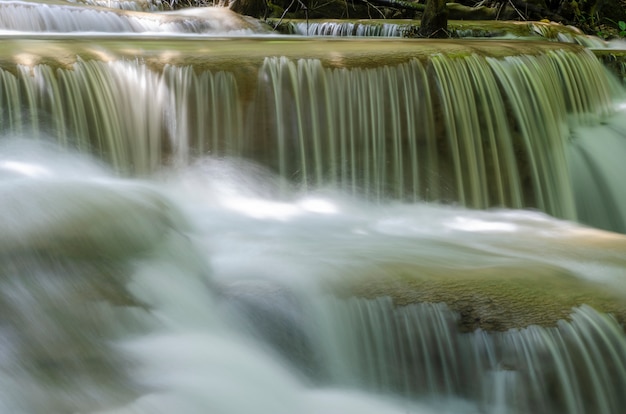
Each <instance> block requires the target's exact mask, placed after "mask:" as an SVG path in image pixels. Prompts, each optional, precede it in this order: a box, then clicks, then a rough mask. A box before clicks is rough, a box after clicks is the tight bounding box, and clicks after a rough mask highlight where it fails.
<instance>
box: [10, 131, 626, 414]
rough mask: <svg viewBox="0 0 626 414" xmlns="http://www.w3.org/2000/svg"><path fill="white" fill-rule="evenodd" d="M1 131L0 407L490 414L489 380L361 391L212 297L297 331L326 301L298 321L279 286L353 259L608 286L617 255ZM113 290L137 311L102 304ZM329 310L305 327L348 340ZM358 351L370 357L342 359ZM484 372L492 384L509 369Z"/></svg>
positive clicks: (261, 179) (296, 288) (539, 222)
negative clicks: (90, 153)
mask: <svg viewBox="0 0 626 414" xmlns="http://www.w3.org/2000/svg"><path fill="white" fill-rule="evenodd" d="M4 142H5V144H4V145H3V147H2V151H1V154H2V155H1V156H0V177H1V178H0V208H1V209H2V211H3V215H2V217H1V221H0V228H1V229H2V232H1V234H2V236H1V237H0V240H1V243H0V245H1V246H2V252H3V254H4V259H3V263H4V265H3V267H2V269H1V270H2V278H1V280H2V295H1V296H0V304H2V307H3V309H4V311H3V315H2V318H0V327H1V328H2V332H3V336H2V349H3V350H4V351H3V358H2V359H1V360H0V384H2V387H0V390H1V391H0V397H1V398H0V401H2V403H1V404H0V412H1V413H2V414H9V413H10V414H15V413H24V414H44V413H45V414H56V413H65V412H80V413H111V414H112V413H117V414H127V413H146V414H148V413H150V414H153V413H168V414H169V413H172V414H173V413H185V414H193V413H207V412H210V413H216V414H221V413H224V414H244V413H250V412H259V413H285V414H289V413H294V412H298V413H305V414H309V413H310V414H313V413H316V414H317V413H319V414H326V413H337V414H341V413H346V412H348V413H353V412H358V413H364V414H369V413H371V414H391V413H398V414H401V413H406V412H411V413H417V414H426V413H473V412H476V413H479V412H485V411H484V409H487V408H485V407H491V408H490V409H489V410H490V411H488V412H489V413H500V412H507V409H506V408H503V407H506V404H507V403H508V402H510V401H511V400H510V395H509V394H510V393H509V394H506V392H505V391H506V390H503V391H497V389H494V392H496V393H498V392H499V393H505V394H504V395H509V397H507V398H508V399H505V400H502V398H504V397H502V396H500V397H498V394H488V395H486V396H485V397H484V398H485V399H484V400H482V399H480V398H479V399H474V400H471V399H470V400H466V399H463V398H461V397H455V394H454V393H450V392H449V393H446V395H445V396H441V397H438V396H437V394H436V393H435V394H432V395H430V394H429V393H426V394H427V395H426V396H425V397H420V398H416V399H408V400H407V399H399V398H398V397H392V396H391V395H390V394H386V393H378V392H374V393H372V392H371V391H365V390H367V389H368V388H367V387H366V388H363V387H364V386H363V385H359V381H358V378H359V376H358V375H356V374H355V372H353V371H352V369H355V368H354V367H353V368H350V366H349V365H348V368H347V369H348V370H347V371H345V370H343V371H342V373H340V374H338V376H336V375H332V376H331V380H330V382H329V381H321V382H320V381H315V382H312V378H310V377H306V376H304V377H303V376H302V374H301V371H300V370H299V368H302V367H299V366H297V365H292V364H288V363H287V362H286V360H284V359H282V358H279V357H278V354H277V352H278V351H279V349H277V348H273V347H269V346H268V345H267V342H266V341H261V340H260V339H255V338H256V336H254V335H251V334H250V333H249V328H246V326H248V325H247V323H245V321H244V320H241V319H240V317H238V316H237V313H233V312H234V311H233V308H232V304H233V303H234V304H235V305H236V304H237V301H235V302H232V299H229V298H240V300H241V298H244V299H245V298H246V297H247V298H251V297H252V298H257V300H261V303H263V302H262V301H263V300H264V299H263V298H266V299H265V300H270V301H271V303H273V304H274V305H272V306H277V307H278V308H277V309H278V311H277V312H278V313H277V314H276V315H278V316H281V315H282V316H287V317H288V318H294V321H295V324H296V326H297V324H298V323H301V325H299V326H301V327H302V329H307V330H309V329H310V331H309V332H310V333H313V332H314V329H313V328H314V326H315V325H316V324H319V323H322V321H323V320H324V319H323V318H322V315H323V314H324V313H328V311H329V310H330V309H331V308H328V307H324V308H325V309H326V311H324V312H322V313H320V314H319V316H316V315H317V313H313V314H306V319H307V320H310V321H313V322H314V324H313V325H308V324H306V323H303V321H300V322H298V318H299V315H300V316H302V314H299V313H298V311H297V309H298V308H297V307H296V308H293V307H290V305H288V302H289V301H287V302H284V300H285V298H286V297H287V298H288V297H289V295H294V296H293V297H294V298H295V300H296V301H297V303H299V304H300V305H302V306H304V307H305V308H306V307H307V306H308V305H306V303H311V304H312V305H311V306H313V303H315V302H317V301H319V300H326V299H324V298H325V297H326V295H325V294H323V291H325V290H326V289H327V287H328V286H332V284H333V281H336V280H337V279H343V278H345V277H356V278H357V280H358V278H359V276H358V274H359V272H360V271H362V270H363V269H368V268H372V267H373V266H379V265H381V263H382V262H385V261H389V260H393V261H397V262H400V263H419V264H420V265H423V266H429V267H432V268H455V267H466V266H469V267H470V268H473V267H483V266H491V265H503V264H506V263H508V264H520V263H521V262H523V263H524V266H526V265H530V264H531V263H549V264H552V265H554V266H561V267H562V268H567V269H569V270H571V271H572V272H573V273H574V274H576V275H577V276H579V277H592V278H593V279H595V280H602V282H603V283H608V284H611V285H612V286H613V288H614V289H616V290H619V291H621V292H626V289H625V286H624V282H623V280H621V276H623V269H624V263H623V258H622V257H620V256H619V254H617V255H616V256H614V257H611V256H610V255H609V254H608V253H607V254H605V257H604V260H603V261H602V262H596V263H595V264H594V263H593V262H589V260H588V259H589V256H593V255H594V254H595V253H594V252H591V253H585V251H586V250H585V249H587V246H581V247H580V248H579V247H576V245H575V244H574V245H572V246H570V251H568V252H567V254H564V255H561V256H559V254H558V252H559V251H560V248H559V247H558V245H559V244H560V243H562V242H563V241H567V240H568V239H570V237H572V236H576V235H577V234H586V235H587V237H591V238H594V237H597V238H603V237H615V236H611V235H610V234H605V233H601V232H597V231H593V230H590V229H584V228H581V227H578V226H577V225H574V224H572V223H567V222H562V221H557V220H554V219H551V218H549V217H547V216H545V215H543V214H540V213H533V212H527V211H526V212H525V211H492V212H489V211H470V210H465V209H460V208H454V207H441V206H434V205H428V204H419V203H418V204H413V205H403V204H387V205H372V204H369V203H366V202H362V201H359V200H356V199H347V198H345V197H342V196H339V195H336V194H335V195H333V194H319V195H318V196H314V195H310V194H309V195H306V196H302V197H301V196H299V195H298V194H291V195H290V196H288V197H287V198H285V199H282V200H280V199H277V198H276V197H275V196H274V194H275V192H276V191H277V189H278V187H279V186H280V184H279V183H278V182H277V180H278V179H277V178H274V177H273V176H272V175H271V174H269V173H268V172H265V171H264V170H262V169H261V168H260V167H256V166H254V165H245V164H242V163H241V162H237V161H223V160H222V161H218V160H214V159H205V160H204V161H203V162H201V163H199V164H198V165H196V166H193V167H190V168H189V169H185V170H181V171H169V172H162V173H161V174H159V175H158V176H155V177H153V178H152V179H150V180H148V181H136V180H128V179H127V180H121V179H117V178H115V177H114V176H113V175H112V174H111V173H109V172H107V170H106V169H105V168H103V167H102V166H101V165H98V163H97V162H95V161H93V160H89V159H86V158H84V156H80V155H75V154H71V153H69V152H67V151H66V150H59V149H56V148H54V147H50V146H47V145H42V143H36V144H33V143H32V142H29V141H28V140H12V139H7V138H4ZM555 245H556V246H557V247H556V248H552V247H551V246H555ZM521 246H523V248H522V249H521V251H518V250H520V249H519V247H521ZM548 251H550V252H551V253H550V254H547V255H546V252H548ZM572 253H573V254H572ZM7 254H8V255H9V256H7ZM577 256H578V259H577V258H576V257H577ZM611 263H614V266H615V267H613V266H612V265H611ZM107 269H109V270H107ZM111 269H112V271H111ZM98 275H99V276H98ZM100 277H107V278H108V279H107V281H106V282H105V285H107V286H108V285H109V284H112V285H113V286H118V288H112V289H113V293H112V296H105V299H104V300H103V299H102V298H101V299H97V298H98V292H97V284H98V278H100ZM329 284H330V285H329ZM94 286H96V287H94ZM119 286H127V289H128V291H129V295H130V297H131V298H132V299H131V300H130V303H134V302H135V301H139V302H141V303H143V304H144V307H141V306H140V307H136V306H132V305H130V304H127V305H122V306H120V305H119V304H116V300H115V299H116V298H117V299H119V296H120V295H122V293H121V292H122V291H123V290H124V289H123V288H121V287H119ZM94 289H95V291H94ZM94 292H95V293H94ZM276 292H279V294H278V296H275V294H276ZM280 292H283V293H280ZM284 292H291V293H289V295H288V296H284ZM92 295H95V296H93V297H94V298H95V299H90V298H91V297H92ZM273 295H274V296H273ZM272 297H274V298H275V299H272ZM112 298H113V299H112ZM122 302H123V301H122ZM240 303H243V304H244V305H245V304H246V303H247V302H246V301H245V300H244V301H243V302H240ZM252 303H254V302H252ZM281 303H282V305H281ZM283 305H285V306H286V307H284V308H281V307H282V306H283ZM145 306H147V308H146V307H145ZM264 306H265V308H266V307H267V303H266V305H263V306H261V308H260V309H261V310H263V309H264ZM253 309H254V308H253ZM311 309H313V308H311ZM340 309H343V308H340ZM334 312H338V313H333V312H331V313H329V314H328V315H329V317H330V319H328V322H325V323H329V322H330V323H331V324H330V325H329V328H328V329H331V330H333V329H339V332H335V334H334V335H330V336H325V335H324V334H321V335H322V336H317V337H316V339H315V341H314V342H319V344H320V346H321V348H320V349H322V350H323V349H325V348H326V347H327V346H329V345H330V344H332V343H333V341H334V340H342V339H341V338H342V336H343V335H346V336H345V337H346V338H348V337H349V336H348V335H349V331H350V329H351V328H350V326H352V325H351V324H348V325H341V320H342V319H341V317H343V316H347V314H346V311H345V310H344V311H339V310H336V311H334ZM261 315H263V313H261ZM269 315H270V316H271V315H272V314H271V313H270V314H269ZM342 315H343V316H342ZM373 315H376V313H374V314H373ZM381 315H385V313H382V314H381ZM338 317H339V319H337V318H338ZM317 318H322V319H317ZM262 320H263V321H265V322H268V321H270V320H269V319H262ZM316 320H317V322H315V321H316ZM333 320H336V321H338V322H333ZM372 321H374V320H372ZM270 322H271V321H270ZM335 323H339V325H336V327H334V326H335ZM367 323H370V322H367ZM371 323H375V322H371ZM383 326H384V325H383ZM287 328H289V325H287ZM346 329H347V330H346ZM577 329H578V328H577ZM341 331H343V333H340V332H341ZM11 332H14V333H15V334H11ZM268 332H269V334H270V335H272V331H268ZM275 333H276V334H277V335H280V334H281V333H282V332H275ZM327 334H328V332H327ZM94 335H95V336H94ZM617 335H621V337H622V338H623V333H619V334H617ZM333 338H334V339H333ZM374 338H376V336H375V337H374ZM379 338H381V339H383V338H384V336H382V337H379ZM512 338H515V337H512ZM439 340H441V341H446V339H445V335H444V336H442V337H441V338H440V339H439ZM448 340H450V341H452V342H449V343H448V345H446V346H456V345H454V344H455V342H454V341H453V339H452V338H448ZM516 340H518V341H526V340H525V339H523V338H520V339H516ZM621 340H622V341H623V339H621ZM443 343H444V344H445V342H443ZM55 344H56V345H55ZM59 346H60V347H61V348H59ZM63 347H69V351H68V352H69V353H68V354H67V355H66V356H64V357H63V355H64V354H66V352H61V351H60V349H63ZM315 349H317V348H315ZM345 351H346V350H344V351H342V352H345ZM318 352H322V351H319V349H318ZM347 352H348V354H346V355H349V354H350V353H351V351H350V348H348V349H347ZM322 355H328V356H327V357H325V358H330V359H329V360H328V359H326V360H325V363H323V364H322V368H323V367H326V368H323V370H327V369H329V368H331V367H338V366H339V365H342V364H344V365H345V364H346V362H347V359H346V356H342V355H343V354H342V353H339V354H337V353H336V352H335V353H333V352H331V351H324V352H323V353H322ZM333 355H334V356H333ZM373 355H374V354H372V356H373ZM124 361H126V362H124ZM357 361H358V359H357ZM379 362H381V363H382V361H379ZM363 363H365V364H366V365H362V364H363ZM368 363H371V364H376V360H375V359H372V360H368V362H361V363H360V364H361V365H359V363H358V362H357V365H356V367H357V368H358V367H360V368H358V369H367V364H368ZM337 364H339V365H337ZM372 366H375V365H372ZM453 368H454V369H455V370H458V369H461V368H460V367H453ZM332 370H333V369H331V371H332ZM384 372H385V371H384V368H383V373H384ZM450 372H451V373H454V372H455V371H450ZM385 375H392V376H393V374H390V373H387V374H385ZM450 375H451V374H450ZM477 375H483V374H481V372H480V371H477ZM484 375H486V378H487V380H488V379H489V378H492V380H494V379H493V378H499V376H502V375H512V374H505V373H501V374H498V373H497V372H494V373H493V374H487V373H485V374H484ZM55 378H56V379H55ZM332 378H335V379H332ZM342 378H343V380H342ZM346 378H347V380H346ZM454 378H456V379H458V375H454ZM507 378H508V377H507ZM383 379H384V378H383V377H381V379H380V380H381V381H382V380H383ZM354 380H357V383H356V384H355V383H354ZM495 381H496V382H497V384H501V386H503V387H508V385H507V384H508V383H509V381H514V380H513V379H510V380H501V379H495ZM120 384H122V385H121V386H120ZM120 388H121V389H120ZM128 393H130V396H128V395H127V394H128ZM490 402H492V403H493V404H495V405H493V406H491V403H490ZM485 404H486V405H485ZM481 407H482V408H481ZM494 407H495V408H494ZM498 407H500V408H498ZM522 412H523V411H522ZM548 412H549V411H548ZM604 412H606V413H610V412H611V411H604Z"/></svg>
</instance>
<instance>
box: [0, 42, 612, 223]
mask: <svg viewBox="0 0 626 414" xmlns="http://www.w3.org/2000/svg"><path fill="white" fill-rule="evenodd" d="M155 46H156V45H155ZM111 53H115V51H114V50H112V51H111ZM254 64H255V65H258V66H257V68H256V69H255V71H256V72H257V75H256V79H254V78H253V79H251V76H250V75H251V74H250V71H246V72H244V73H239V72H235V71H224V70H219V71H213V70H207V71H200V72H198V70H197V69H195V68H194V67H192V66H185V65H173V64H168V65H165V66H162V67H161V69H158V70H155V69H154V68H153V67H151V65H149V64H146V63H144V62H142V61H140V60H128V59H119V60H113V61H110V62H99V61H96V60H83V59H80V58H79V59H78V60H77V61H75V63H73V64H71V65H70V67H69V68H62V67H59V68H54V67H53V66H50V65H48V64H39V65H35V66H30V65H24V64H18V65H17V66H16V67H15V69H13V70H11V71H9V70H8V68H7V69H5V70H3V71H2V75H1V76H2V84H3V90H4V91H6V92H5V93H4V94H3V96H2V101H1V102H2V107H3V108H4V111H3V115H2V118H3V124H5V125H8V126H9V128H8V131H9V132H11V133H17V134H19V133H22V132H23V131H25V130H28V129H29V128H30V129H34V130H35V132H34V134H36V133H38V132H36V131H40V130H42V129H44V126H45V129H46V130H47V132H48V133H49V134H51V135H52V136H55V137H57V139H58V140H59V141H60V142H62V143H72V144H73V145H77V146H79V147H81V148H89V149H90V150H91V151H92V152H95V153H97V154H99V155H100V156H102V157H103V158H104V159H106V160H107V161H108V162H110V163H111V164H112V165H113V166H114V167H115V168H116V169H117V170H119V171H120V172H123V173H141V174H146V173H149V172H151V171H155V170H156V169H157V168H158V167H159V166H160V165H162V164H163V163H166V164H168V163H169V164H172V165H180V164H181V163H183V164H184V163H188V162H190V161H191V160H193V159H194V157H197V156H202V155H204V154H211V155H214V156H229V157H247V158H250V159H252V160H254V161H256V162H260V163H262V164H264V165H267V166H268V167H270V168H272V169H273V170H274V171H276V172H278V174H279V175H280V176H282V177H284V178H285V179H288V180H292V181H293V182H294V183H295V184H296V185H297V186H299V187H300V188H302V189H304V190H314V189H319V188H324V187H327V186H331V187H333V188H340V189H342V190H343V191H347V192H350V193H353V194H358V195H364V196H366V197H367V198H370V199H374V200H384V199H388V198H395V199H404V200H411V201H416V200H429V201H445V202H458V203H460V204H462V205H465V206H469V207H473V208H489V207H494V206H507V207H512V208H526V207H534V208H539V209H541V210H542V211H546V212H548V213H549V214H552V215H554V216H557V217H562V218H568V219H576V218H577V206H576V204H575V201H574V200H575V198H576V197H575V196H574V194H573V184H572V182H571V179H570V174H569V160H568V155H567V148H568V145H569V144H568V142H569V140H570V137H571V136H572V135H574V134H576V131H577V130H578V129H581V128H583V127H584V126H585V125H594V124H598V123H600V122H605V120H607V119H608V118H609V117H610V116H611V114H612V113H614V112H615V110H616V109H615V108H614V107H613V106H612V105H613V104H612V102H613V98H612V90H611V88H612V86H611V83H610V81H609V78H608V77H606V76H604V72H603V68H602V67H601V66H600V64H599V63H598V62H597V60H596V59H595V57H594V56H593V55H591V54H590V53H588V52H586V51H580V50H572V51H569V50H554V51H553V50H547V51H546V52H544V53H540V54H538V55H534V54H532V55H531V54H528V55H522V56H510V57H505V58H495V57H482V56H480V55H479V54H478V53H471V51H470V52H468V54H467V55H466V56H460V57H452V56H448V55H446V54H445V53H440V54H436V55H432V56H430V57H428V58H427V59H426V60H425V61H423V60H421V59H409V60H408V61H406V62H399V63H398V64H396V65H393V66H390V65H387V66H380V67H372V68H368V67H363V68H362V67H354V68H352V67H346V68H330V67H327V66H326V64H325V63H324V61H323V60H321V59H295V58H286V57H282V58H274V57H270V58H265V59H263V60H262V64H261V63H260V62H259V63H256V62H255V63H254ZM64 65H67V64H64ZM530 67H532V68H536V70H534V71H533V72H530V71H529V70H528V68H530ZM14 71H16V73H14ZM599 74H600V75H599ZM113 91H120V92H119V93H113ZM244 91H245V93H244ZM24 108H28V111H27V113H28V115H26V114H25V113H24ZM137 119H142V120H145V121H143V122H137ZM244 120H245V122H243V121H244ZM617 128H618V132H617V134H622V133H623V132H622V131H623V128H622V127H617ZM619 128H622V129H619ZM85 139H88V141H84V140H85ZM578 204H581V202H579V203H578ZM615 205H618V204H615ZM610 206H611V204H610V201H609V204H608V206H607V207H606V208H608V209H609V210H608V211H610V209H611V208H612V207H610ZM583 209H585V208H583ZM594 214H595V213H594ZM596 216H600V214H596ZM585 217H586V218H589V220H591V221H590V222H591V223H595V221H594V220H595V219H593V218H591V217H592V215H590V214H586V215H585Z"/></svg>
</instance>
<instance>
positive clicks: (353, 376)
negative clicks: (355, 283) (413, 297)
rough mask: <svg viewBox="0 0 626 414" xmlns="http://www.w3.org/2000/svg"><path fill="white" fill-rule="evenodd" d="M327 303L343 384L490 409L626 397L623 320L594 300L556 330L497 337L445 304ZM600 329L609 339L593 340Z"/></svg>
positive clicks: (581, 405) (576, 408)
mask: <svg viewBox="0 0 626 414" xmlns="http://www.w3.org/2000/svg"><path fill="white" fill-rule="evenodd" d="M318 306H320V311H321V312H323V313H326V314H327V317H326V318H318V319H321V320H324V321H326V322H327V323H328V325H327V326H323V328H322V329H328V330H329V332H323V333H322V334H320V335H319V336H320V337H323V338H335V339H336V342H332V341H331V342H329V343H325V344H324V345H325V346H326V348H325V349H323V351H322V353H323V356H322V357H320V359H321V360H322V361H328V363H327V365H325V367H326V369H327V370H328V371H329V372H328V373H327V375H328V376H329V377H330V378H332V381H334V382H337V383H344V382H355V381H356V382H357V383H356V384H351V385H354V386H361V387H366V388H371V389H377V390H384V391H387V392H395V393H399V394H404V395H407V394H408V395H411V394H415V393H418V394H424V395H429V396H433V395H444V396H447V397H448V398H450V397H455V396H456V397H464V398H469V399H475V400H478V401H480V404H481V405H482V406H483V409H484V410H485V411H484V412H487V413H491V412H493V413H497V412H515V413H518V412H519V413H525V412H531V411H532V412H538V413H556V412H567V413H588V412H598V413H600V412H603V413H616V412H619V410H620V407H623V406H624V404H625V403H626V401H624V396H623V395H619V393H615V392H614V391H615V390H616V389H622V387H623V386H625V385H626V366H625V365H624V361H626V353H625V352H624V350H625V349H626V348H625V345H626V343H625V342H624V341H625V338H624V336H623V334H622V331H621V327H620V326H619V325H618V324H617V323H616V321H615V320H613V319H611V318H609V317H606V316H604V315H600V314H598V313H597V312H595V311H594V310H593V309H591V308H589V307H582V308H578V309H574V310H573V313H572V316H571V318H572V320H571V321H562V322H560V323H559V325H558V326H557V327H554V328H548V329H545V328H541V327H537V326H532V327H529V328H526V329H522V330H511V331H508V332H505V333H500V334H496V335H490V334H487V333H485V332H483V331H475V332H472V333H459V332H458V330H457V329H456V318H457V316H456V315H455V314H454V313H453V312H451V311H450V310H449V309H447V307H446V306H445V305H443V304H420V305H410V306H407V307H402V308H397V309H396V308H394V306H393V303H392V301H391V299H390V298H380V299H377V300H373V301H366V300H363V299H351V300H349V301H337V300H335V299H331V300H327V301H325V302H323V304H320V305H318ZM592 337H594V338H595V337H597V338H598V339H599V340H598V342H595V343H594V344H593V345H591V342H590V338H592ZM600 338H601V339H600ZM325 358H326V359H325ZM336 361H340V362H339V363H337V362H336ZM616 361H621V362H617V365H613V364H614V363H616ZM618 384H619V385H618ZM547 394H552V395H553V396H554V395H557V396H558V398H556V399H554V398H552V399H551V398H547ZM502 401H506V406H505V407H503V408H502V407H501V408H500V409H498V404H501V402H502Z"/></svg>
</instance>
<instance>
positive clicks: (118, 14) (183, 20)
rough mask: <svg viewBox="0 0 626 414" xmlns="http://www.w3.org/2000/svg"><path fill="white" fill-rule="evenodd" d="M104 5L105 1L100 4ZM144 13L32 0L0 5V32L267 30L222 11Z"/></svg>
mask: <svg viewBox="0 0 626 414" xmlns="http://www.w3.org/2000/svg"><path fill="white" fill-rule="evenodd" d="M104 3H106V2H104ZM194 11H195V13H194V12H192V13H189V12H179V13H173V12H170V13H146V12H142V11H132V10H131V11H127V10H120V9H114V8H113V9H112V8H108V7H86V6H76V5H73V4H71V3H68V4H58V3H48V2H36V1H12V0H11V1H3V2H2V3H0V30H4V31H22V32H51V33H66V32H100V33H143V32H147V33H172V34H176V33H179V34H180V33H189V34H191V33H194V34H213V35H215V34H225V33H229V34H231V35H236V34H240V35H241V34H248V35H249V34H253V33H262V32H265V31H267V29H266V28H265V27H264V26H263V25H261V24H259V23H257V22H253V21H251V20H247V19H246V18H244V17H242V16H239V15H237V14H235V13H233V12H230V11H229V10H228V9H226V8H210V9H204V10H202V9H196V10H194Z"/></svg>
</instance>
